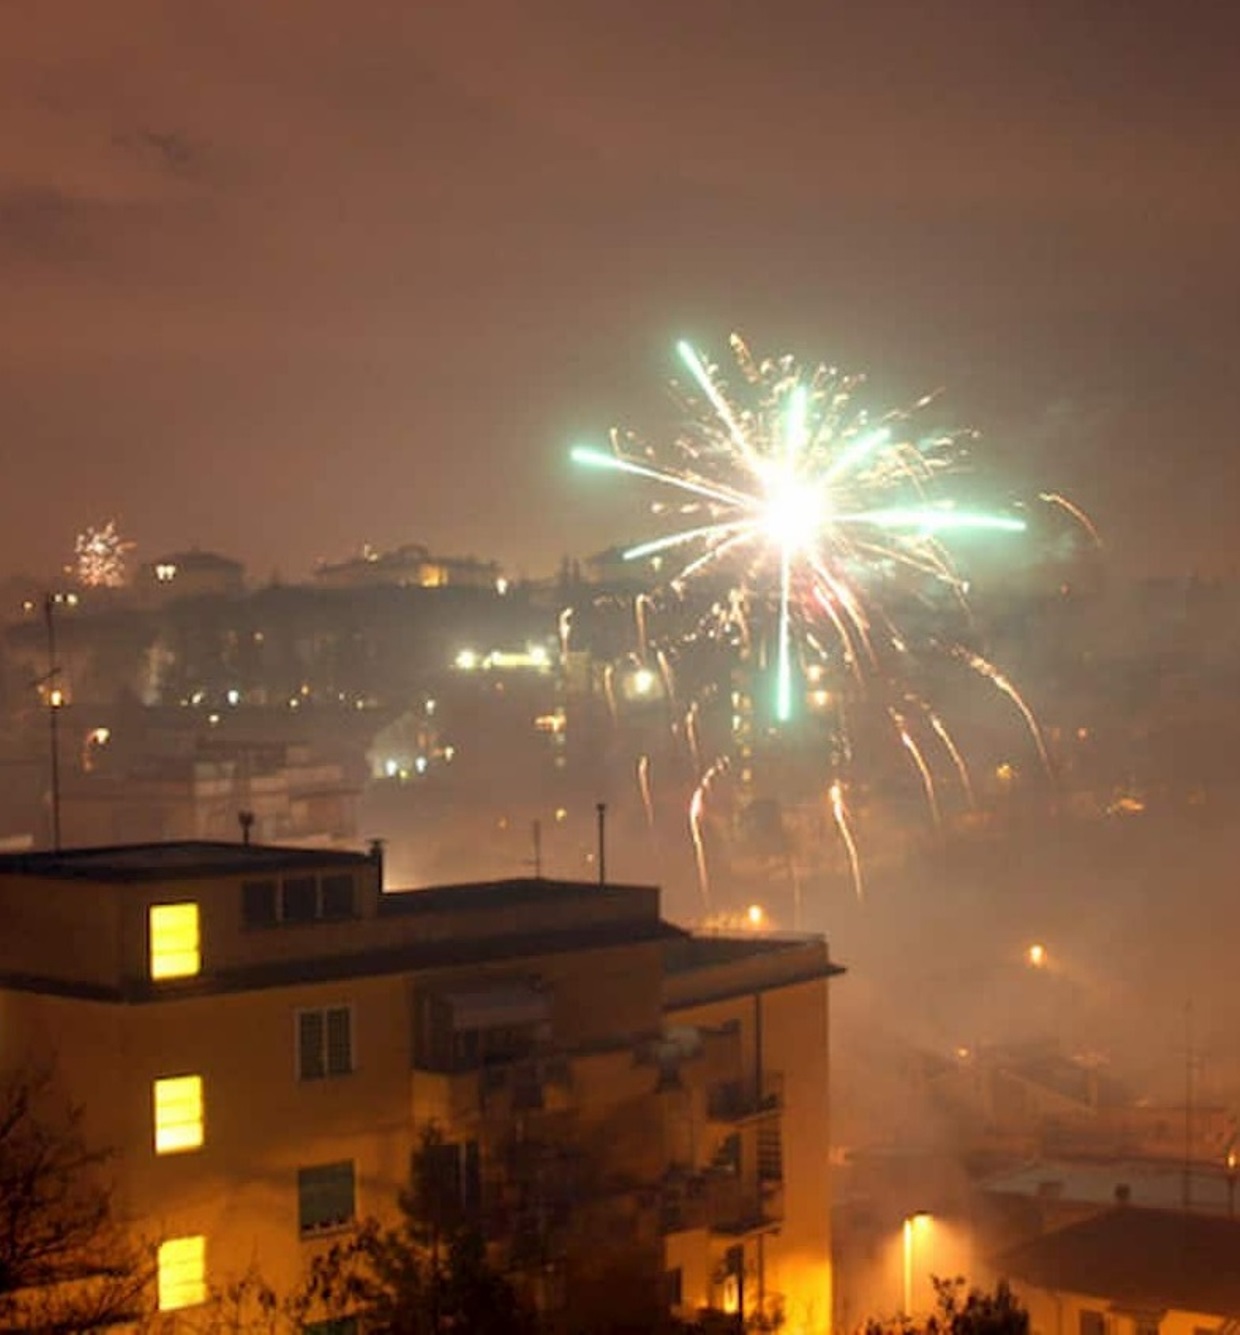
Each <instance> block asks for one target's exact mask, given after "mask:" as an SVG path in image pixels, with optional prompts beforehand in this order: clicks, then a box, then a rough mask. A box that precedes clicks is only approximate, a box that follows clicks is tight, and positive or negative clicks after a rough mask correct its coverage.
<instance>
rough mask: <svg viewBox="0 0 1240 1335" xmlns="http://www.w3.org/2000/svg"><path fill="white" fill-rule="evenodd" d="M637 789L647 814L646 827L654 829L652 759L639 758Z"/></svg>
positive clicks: (645, 756)
mask: <svg viewBox="0 0 1240 1335" xmlns="http://www.w3.org/2000/svg"><path fill="white" fill-rule="evenodd" d="M637 789H638V791H639V792H640V793H641V797H642V810H643V811H645V813H646V827H647V828H648V829H651V830H653V829H654V800H653V798H652V796H651V792H650V757H649V756H647V755H641V756H638V757H637Z"/></svg>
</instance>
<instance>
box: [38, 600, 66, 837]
mask: <svg viewBox="0 0 1240 1335" xmlns="http://www.w3.org/2000/svg"><path fill="white" fill-rule="evenodd" d="M58 601H59V600H58V598H57V595H56V594H54V593H46V594H44V595H43V624H44V626H45V627H46V628H47V676H46V677H45V678H44V680H45V681H46V683H47V727H48V745H49V747H50V749H51V759H52V851H53V852H54V853H59V852H60V706H61V703H62V702H63V700H64V696H63V695H62V693H61V690H60V687H59V685H57V680H58V678H59V676H60V668H59V666H58V665H57V663H56V603H57V602H58Z"/></svg>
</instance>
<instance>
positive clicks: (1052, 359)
mask: <svg viewBox="0 0 1240 1335" xmlns="http://www.w3.org/2000/svg"><path fill="white" fill-rule="evenodd" d="M1238 43H1240V10H1236V9H1234V8H1233V7H1232V6H1228V5H1224V4H1198V5H1193V6H1188V7H1184V8H1181V9H1179V10H1176V9H1175V7H1173V6H1170V5H1167V4H1165V3H1162V4H1152V3H1147V2H1146V0H1128V3H1125V4H1123V5H1118V4H1115V3H1114V0H1045V2H1044V3H1038V4H1032V3H1030V4H1023V3H1022V4H1017V3H1015V2H1014V0H977V2H976V3H965V2H964V0H955V2H950V3H949V2H946V0H944V2H942V3H936V2H935V0H904V2H903V3H895V2H888V3H882V2H881V0H875V2H871V3H865V4H861V3H855V2H854V3H848V4H844V3H830V2H829V0H817V2H816V3H811V2H809V0H799V2H798V3H772V4H769V5H763V4H744V5H742V4H733V3H730V2H729V0H679V2H677V0H659V2H658V3H655V2H653V0H608V2H607V3H603V2H602V0H598V2H594V0H547V2H540V0H520V3H518V2H517V0H513V2H512V3H499V2H498V0H492V2H491V3H486V2H485V0H452V3H443V4H433V3H426V4H418V3H410V2H409V0H403V2H401V0H351V3H349V4H344V3H326V2H325V0H296V3H293V2H292V0H287V2H286V3H265V4H264V3H261V2H260V0H211V2H210V3H208V4H200V3H193V2H191V0H182V2H181V3H177V2H176V0H164V2H163V3H155V0H114V2H113V3H111V4H102V3H100V0H43V3H40V4H38V5H36V4H34V3H33V2H32V0H26V2H25V3H23V2H22V0H0V99H2V100H3V116H2V120H0V125H2V126H3V130H2V131H0V133H2V134H3V153H2V154H0V280H2V285H0V291H2V292H3V303H2V306H0V310H2V311H3V315H2V317H0V441H2V442H3V444H2V446H0V449H2V450H3V460H4V482H5V487H4V493H3V495H4V499H3V503H2V505H3V508H2V510H0V572H4V571H7V570H12V569H17V568H21V569H26V570H32V571H35V572H39V571H44V570H47V569H49V568H51V567H52V566H54V565H56V564H59V563H61V562H63V561H64V560H65V559H66V558H67V557H68V555H69V553H70V551H71V549H72V541H73V535H74V533H75V531H76V530H77V529H79V528H82V527H84V526H85V525H86V524H88V523H98V522H102V521H103V520H105V519H107V518H108V517H111V516H115V517H117V518H118V519H119V521H120V524H121V527H122V529H123V530H124V531H125V532H126V533H127V534H128V535H129V536H130V537H132V538H134V539H136V540H137V541H138V543H139V549H138V553H137V555H138V557H139V558H148V559H149V558H151V557H154V556H156V555H158V554H160V553H161V552H163V551H167V550H170V549H174V548H179V547H184V546H188V545H191V544H197V545H200V546H203V547H209V548H214V549H218V550H221V551H224V552H227V553H229V554H232V555H235V556H238V557H239V558H241V559H242V560H244V561H245V562H246V563H247V565H248V566H249V567H250V570H251V572H252V573H253V574H254V575H256V576H259V577H265V576H266V575H267V574H269V573H271V571H272V570H274V569H277V568H278V569H279V570H280V571H281V573H282V574H283V575H284V576H285V577H287V578H295V577H300V576H301V575H303V574H304V573H305V572H306V571H308V569H309V568H310V567H311V565H312V563H313V562H314V560H315V559H316V558H319V557H328V558H339V557H342V556H344V555H347V554H348V553H349V552H351V551H353V550H356V548H357V547H359V546H360V544H361V543H362V542H363V541H369V542H372V543H375V544H378V545H392V544H396V543H398V542H402V541H415V540H421V541H425V542H428V543H430V544H431V545H432V546H434V547H436V548H439V549H444V550H448V551H451V552H466V551H473V552H476V553H477V554H479V555H487V556H490V555H494V556H497V557H499V558H500V559H502V560H504V561H505V562H508V563H511V564H512V565H513V566H514V567H522V566H523V567H524V568H525V569H527V570H530V571H532V572H535V573H539V572H541V571H543V570H545V569H550V568H551V566H552V565H553V563H554V561H555V560H556V558H557V557H558V555H559V554H560V553H561V552H563V551H575V552H577V553H584V552H586V551H589V550H593V549H595V548H597V547H599V546H602V545H604V543H606V542H608V541H610V540H612V539H613V538H618V537H620V536H622V534H621V533H620V532H619V531H618V530H619V528H620V527H621V525H620V523H619V521H618V517H617V512H616V511H615V510H614V508H613V506H612V503H611V502H610V501H609V500H608V499H607V498H606V497H605V496H604V495H603V488H602V487H601V486H600V479H599V478H598V476H597V475H592V476H584V477H583V476H582V475H580V474H577V475H573V474H572V473H570V471H569V469H568V468H567V466H566V464H565V462H564V456H565V451H566V448H567V446H568V445H569V444H570V443H571V442H572V441H574V440H577V439H588V438H597V439H601V438H602V437H603V434H604V432H605V430H606V428H607V427H608V426H610V425H612V424H613V423H615V422H632V423H634V424H638V425H640V424H642V423H643V422H649V421H651V420H654V419H655V418H656V417H657V415H658V413H659V412H660V411H661V408H662V402H663V400H662V383H663V380H664V378H665V376H666V375H668V374H670V373H671V372H672V371H673V370H674V364H673V350H672V345H673V342H674V340H675V338H676V337H677V336H679V335H682V334H684V335H688V336H690V337H693V338H694V339H696V340H697V341H698V342H699V343H700V344H702V345H703V346H705V347H707V348H713V349H716V350H722V349H723V348H724V347H725V346H726V343H725V341H726V336H727V334H728V332H729V331H730V330H731V329H732V328H740V329H741V330H742V331H743V332H745V334H746V335H747V336H748V337H749V339H750V341H751V342H752V343H753V344H754V345H755V346H756V347H757V348H758V349H760V350H764V351H782V350H784V349H785V348H790V349H794V350H796V351H798V352H800V353H802V354H803V355H805V356H808V357H811V358H819V357H821V358H825V359H828V360H834V361H837V362H840V363H843V364H846V365H849V366H860V367H865V368H868V369H869V370H870V371H871V373H872V377H873V380H874V383H875V385H876V389H877V390H878V391H879V392H880V393H881V392H882V391H883V390H887V391H889V392H890V393H891V394H892V395H905V394H908V395H912V394H914V393H916V392H919V391H920V390H922V389H926V388H931V387H933V386H936V385H939V384H946V385H947V386H948V388H949V392H950V400H949V401H950V403H951V404H952V406H953V408H954V409H955V410H956V412H957V414H958V416H959V417H960V418H961V419H962V420H966V421H970V422H974V423H977V424H979V425H982V426H983V427H985V428H987V430H988V433H989V434H990V436H991V439H992V444H993V447H994V450H995V453H996V457H997V458H998V459H1000V460H1001V462H1002V466H1003V468H1004V470H1005V472H1006V473H1008V474H1009V475H1010V477H1011V481H1012V483H1013V485H1014V486H1017V487H1026V486H1032V487H1035V488H1036V487H1039V486H1049V487H1053V488H1057V489H1060V490H1065V491H1070V492H1071V493H1072V494H1073V495H1075V496H1076V497H1077V498H1078V499H1079V500H1080V501H1081V502H1082V503H1084V504H1085V505H1086V506H1087V507H1088V508H1090V509H1091V510H1093V511H1094V512H1095V514H1096V516H1097V517H1098V518H1099V520H1100V522H1101V524H1102V526H1103V527H1104V529H1105V530H1106V532H1107V535H1108V537H1109V538H1110V540H1111V542H1112V545H1113V546H1114V548H1115V550H1116V552H1117V553H1118V554H1119V556H1120V557H1121V558H1122V559H1124V560H1125V561H1126V562H1128V563H1129V564H1130V565H1132V566H1134V567H1140V568H1143V569H1156V568H1163V569H1168V570H1189V569H1192V568H1194V567H1198V568H1202V569H1211V570H1217V569H1229V568H1231V566H1232V563H1233V562H1238V563H1240V538H1237V537H1236V535H1235V534H1234V533H1233V531H1232V529H1233V520H1232V516H1233V514H1234V513H1235V511H1236V501H1237V493H1238V492H1240V460H1238V457H1237V447H1236V444H1235V441H1234V436H1233V430H1232V428H1233V423H1234V420H1235V418H1236V412H1235V409H1234V407H1233V403H1234V401H1235V399H1236V394H1237V391H1236V382H1237V365H1236V363H1237V360H1238V358H1240V253H1238V247H1237V242H1236V219H1237V216H1240V171H1238V169H1237V162H1238V161H1240V107H1238V105H1237V103H1238V101H1240V83H1238V82H1237V80H1236V76H1235V61H1236V50H1237V44H1238ZM882 397H883V398H884V399H885V398H886V395H885V394H883V395H882Z"/></svg>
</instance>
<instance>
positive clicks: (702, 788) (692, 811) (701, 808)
mask: <svg viewBox="0 0 1240 1335" xmlns="http://www.w3.org/2000/svg"><path fill="white" fill-rule="evenodd" d="M727 768H728V759H727V757H726V756H721V757H720V758H719V759H718V760H716V761H715V763H714V764H713V765H712V766H711V767H710V768H709V769H708V770H707V771H706V773H705V774H703V775H702V779H701V782H700V783H699V784H698V786H697V787H696V788H695V789H694V790H693V796H692V797H691V798H690V799H689V833H690V834H691V835H692V837H693V856H694V859H695V860H696V862H697V874H698V889H699V890H700V892H701V895H702V907H703V908H704V909H705V910H706V911H707V912H708V913H709V912H710V904H711V893H710V870H709V868H708V867H707V864H706V844H705V842H704V840H703V838H702V818H703V816H704V815H705V814H706V795H707V793H708V792H709V791H710V785H711V781H712V780H713V779H714V778H715V776H716V775H718V774H722V773H723V771H724V770H726V769H727Z"/></svg>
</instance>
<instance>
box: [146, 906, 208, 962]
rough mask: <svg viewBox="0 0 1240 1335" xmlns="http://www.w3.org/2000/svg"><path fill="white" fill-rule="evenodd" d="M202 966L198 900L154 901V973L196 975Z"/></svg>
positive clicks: (152, 946)
mask: <svg viewBox="0 0 1240 1335" xmlns="http://www.w3.org/2000/svg"><path fill="white" fill-rule="evenodd" d="M201 966H202V957H201V955H200V953H199V948H198V905H197V904H152V905H151V977H152V978H192V977H193V975H194V974H196V973H197V972H198V970H199V969H200V968H201Z"/></svg>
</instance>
